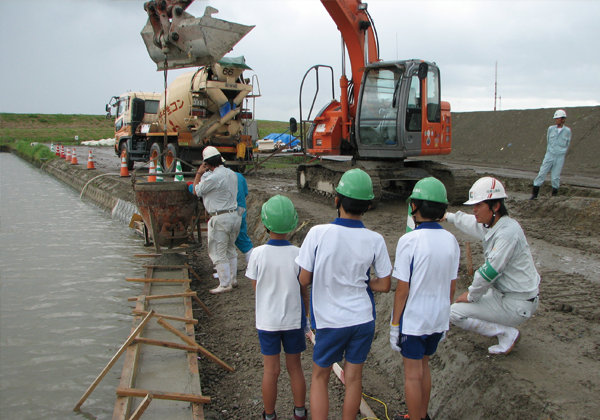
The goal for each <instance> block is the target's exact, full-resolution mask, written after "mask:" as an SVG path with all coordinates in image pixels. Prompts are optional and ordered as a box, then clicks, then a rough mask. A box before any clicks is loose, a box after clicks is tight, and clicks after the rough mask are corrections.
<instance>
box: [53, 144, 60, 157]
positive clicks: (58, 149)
mask: <svg viewBox="0 0 600 420" xmlns="http://www.w3.org/2000/svg"><path fill="white" fill-rule="evenodd" d="M60 147H61V145H60V144H57V145H56V149H55V150H54V154H55V155H56V156H58V157H60Z"/></svg>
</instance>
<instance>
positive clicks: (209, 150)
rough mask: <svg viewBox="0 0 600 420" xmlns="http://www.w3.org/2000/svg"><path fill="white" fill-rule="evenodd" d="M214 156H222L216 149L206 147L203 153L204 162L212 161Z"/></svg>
mask: <svg viewBox="0 0 600 420" xmlns="http://www.w3.org/2000/svg"><path fill="white" fill-rule="evenodd" d="M214 156H221V153H220V152H219V151H218V150H217V148H216V147H213V146H206V147H205V148H204V150H203V151H202V160H206V159H210V158H211V157H214Z"/></svg>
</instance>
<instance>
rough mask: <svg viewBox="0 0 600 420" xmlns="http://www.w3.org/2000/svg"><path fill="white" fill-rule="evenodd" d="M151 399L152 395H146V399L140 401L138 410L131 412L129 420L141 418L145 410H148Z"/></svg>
mask: <svg viewBox="0 0 600 420" xmlns="http://www.w3.org/2000/svg"><path fill="white" fill-rule="evenodd" d="M152 398H153V396H152V394H148V395H146V398H144V399H143V400H142V402H141V403H140V405H139V406H138V408H137V409H136V410H135V411H134V412H133V414H132V416H131V417H129V420H139V419H140V417H142V414H144V411H146V408H148V406H149V405H150V403H151V402H152Z"/></svg>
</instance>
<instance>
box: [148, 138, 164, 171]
mask: <svg viewBox="0 0 600 420" xmlns="http://www.w3.org/2000/svg"><path fill="white" fill-rule="evenodd" d="M162 152H163V146H162V144H160V143H152V146H151V147H150V160H153V161H154V165H157V164H158V163H159V162H160V159H159V156H160V155H162ZM160 166H161V171H162V172H164V168H163V164H162V162H160Z"/></svg>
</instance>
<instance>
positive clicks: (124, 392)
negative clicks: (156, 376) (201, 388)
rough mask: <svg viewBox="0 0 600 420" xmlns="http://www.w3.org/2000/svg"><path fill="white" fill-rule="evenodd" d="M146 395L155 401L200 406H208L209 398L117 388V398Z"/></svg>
mask: <svg viewBox="0 0 600 420" xmlns="http://www.w3.org/2000/svg"><path fill="white" fill-rule="evenodd" d="M148 394H152V396H153V397H154V398H156V399H157V400H172V401H189V402H195V403H200V404H210V397H204V396H202V395H195V394H181V393H179V392H162V391H148V390H147V389H135V388H121V387H119V388H117V396H119V397H139V398H142V397H145V396H146V395H148Z"/></svg>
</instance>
